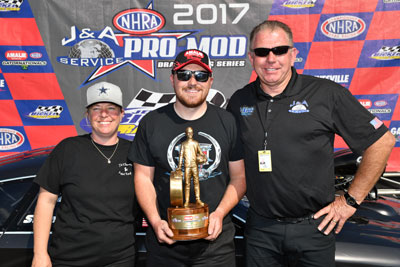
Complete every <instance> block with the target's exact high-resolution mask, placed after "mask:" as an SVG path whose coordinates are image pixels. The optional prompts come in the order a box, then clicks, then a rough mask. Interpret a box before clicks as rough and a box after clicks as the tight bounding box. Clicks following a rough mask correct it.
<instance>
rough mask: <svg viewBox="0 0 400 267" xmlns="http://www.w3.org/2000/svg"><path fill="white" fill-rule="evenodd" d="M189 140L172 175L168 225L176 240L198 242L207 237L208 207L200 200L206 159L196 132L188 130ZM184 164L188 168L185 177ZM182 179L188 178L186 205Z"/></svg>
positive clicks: (185, 143)
mask: <svg viewBox="0 0 400 267" xmlns="http://www.w3.org/2000/svg"><path fill="white" fill-rule="evenodd" d="M185 133H186V137H187V139H186V140H185V141H184V142H182V144H181V149H180V152H179V165H178V168H177V169H176V170H175V171H172V172H171V175H170V200H171V207H169V208H168V224H169V227H170V228H171V229H172V232H173V233H174V237H173V238H172V239H174V240H195V239H200V238H204V237H207V236H208V215H209V211H208V205H207V204H205V203H203V202H202V201H201V200H200V184H199V169H198V165H199V164H204V163H206V162H207V157H206V155H204V153H203V152H202V151H201V149H200V145H199V143H198V142H197V141H196V140H194V139H193V129H192V128H191V127H188V128H186V131H185ZM182 163H183V165H184V167H185V172H184V174H183V173H182ZM183 177H185V203H183ZM192 178H193V185H194V193H195V197H196V203H189V199H190V182H191V180H192Z"/></svg>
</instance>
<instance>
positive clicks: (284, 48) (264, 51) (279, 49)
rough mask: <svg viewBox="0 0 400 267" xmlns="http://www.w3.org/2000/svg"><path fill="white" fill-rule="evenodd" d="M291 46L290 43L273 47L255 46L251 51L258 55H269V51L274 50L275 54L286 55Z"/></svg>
mask: <svg viewBox="0 0 400 267" xmlns="http://www.w3.org/2000/svg"><path fill="white" fill-rule="evenodd" d="M290 48H292V47H291V46H288V45H281V46H276V47H272V48H264V47H260V48H254V49H251V51H252V52H254V54H256V56H257V57H267V56H268V55H269V52H272V53H273V54H274V55H275V56H280V55H284V54H286V53H287V52H288V51H289V49H290Z"/></svg>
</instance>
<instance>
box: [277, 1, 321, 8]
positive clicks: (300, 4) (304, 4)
mask: <svg viewBox="0 0 400 267" xmlns="http://www.w3.org/2000/svg"><path fill="white" fill-rule="evenodd" d="M316 2H317V0H289V1H286V2H284V3H283V4H282V6H284V7H288V8H310V7H315V3H316Z"/></svg>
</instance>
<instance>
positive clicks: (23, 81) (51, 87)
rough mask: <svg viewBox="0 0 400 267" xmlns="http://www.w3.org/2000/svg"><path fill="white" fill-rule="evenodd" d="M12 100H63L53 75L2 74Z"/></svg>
mask: <svg viewBox="0 0 400 267" xmlns="http://www.w3.org/2000/svg"><path fill="white" fill-rule="evenodd" d="M3 75H4V78H5V80H6V82H7V84H8V88H10V92H11V94H12V96H13V98H14V100H45V99H64V96H63V94H62V92H61V89H60V85H59V84H58V82H57V78H56V75H55V74H54V73H3Z"/></svg>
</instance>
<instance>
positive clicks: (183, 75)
mask: <svg viewBox="0 0 400 267" xmlns="http://www.w3.org/2000/svg"><path fill="white" fill-rule="evenodd" d="M172 74H176V77H177V78H178V80H180V81H184V82H186V81H189V80H190V78H192V75H194V78H195V79H196V81H198V82H206V81H208V79H209V78H210V77H211V73H210V72H207V71H198V70H196V71H194V70H177V71H172Z"/></svg>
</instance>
